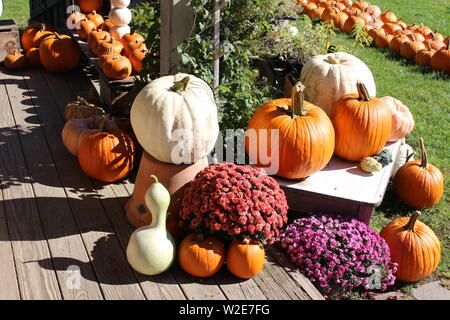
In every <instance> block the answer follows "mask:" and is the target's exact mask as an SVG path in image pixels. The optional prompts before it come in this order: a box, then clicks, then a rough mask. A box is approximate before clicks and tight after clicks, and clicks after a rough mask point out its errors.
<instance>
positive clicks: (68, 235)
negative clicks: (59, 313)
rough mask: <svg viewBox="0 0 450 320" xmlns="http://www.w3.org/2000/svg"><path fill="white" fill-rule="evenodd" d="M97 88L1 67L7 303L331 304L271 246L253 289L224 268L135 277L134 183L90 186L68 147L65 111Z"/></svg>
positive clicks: (0, 269)
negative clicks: (128, 252)
mask: <svg viewBox="0 0 450 320" xmlns="http://www.w3.org/2000/svg"><path fill="white" fill-rule="evenodd" d="M90 83H91V82H90V81H89V80H88V79H85V78H84V77H83V75H82V72H81V70H75V71H74V72H71V73H68V74H64V75H53V74H49V73H48V72H46V71H44V70H40V69H32V70H27V71H24V72H23V73H12V72H9V71H6V70H4V69H0V180H1V192H0V200H1V201H0V202H1V204H0V276H1V280H0V284H1V285H0V299H69V300H70V299H107V300H114V299H152V300H155V299H157V300H166V299H179V300H180V299H181V300H183V299H188V300H201V299H208V300H210V299H219V300H225V299H229V300H235V299H244V300H247V299H248V300H253V299H258V300H265V299H268V300H275V299H283V300H291V299H300V300H308V299H323V297H322V296H321V295H320V293H319V292H318V291H317V290H316V289H315V288H314V286H313V285H312V284H311V283H310V282H309V281H308V280H307V279H306V278H304V277H303V276H302V275H301V274H300V273H299V272H298V271H296V270H293V269H291V268H289V264H288V263H287V262H286V260H285V257H283V256H282V255H280V252H279V251H278V250H274V249H273V248H269V249H268V250H267V251H268V255H267V261H266V264H265V267H264V269H263V271H262V272H261V274H259V275H258V276H256V277H254V278H252V279H250V280H246V281H241V280H238V279H237V278H235V277H234V276H232V275H231V274H230V273H229V272H228V271H227V270H226V268H222V270H221V271H220V272H219V273H218V274H216V275H215V276H214V277H212V278H208V279H198V278H194V277H191V276H189V275H188V274H186V273H185V272H184V271H182V270H181V269H180V268H179V266H177V265H174V266H173V267H172V268H171V269H170V270H169V271H167V272H165V273H163V274H161V275H158V276H153V277H148V276H142V275H140V274H137V273H136V272H134V271H133V270H132V269H131V267H130V266H129V265H128V263H127V261H126V258H125V253H124V249H125V248H126V245H127V242H128V239H129V236H130V235H131V233H132V231H133V230H134V228H133V226H132V225H131V224H129V223H128V221H127V219H126V217H125V212H124V206H125V202H126V200H127V199H128V198H129V196H130V194H131V193H132V191H133V177H130V178H129V179H126V180H124V181H121V182H118V183H114V184H104V183H100V182H98V181H95V180H93V179H90V178H89V177H87V176H86V175H85V174H84V173H83V172H82V171H81V169H80V167H79V165H78V161H77V159H76V158H75V157H73V156H72V155H70V154H69V153H68V152H67V150H66V149H65V147H64V146H63V144H62V142H61V130H62V128H63V125H64V118H63V112H64V107H65V105H66V104H67V102H69V101H71V100H73V99H74V98H75V97H76V96H78V95H80V96H86V95H87V92H88V91H89V89H90ZM137 163H139V162H137ZM281 265H283V266H281ZM78 275H80V277H78ZM78 278H79V279H78ZM78 280H79V281H78Z"/></svg>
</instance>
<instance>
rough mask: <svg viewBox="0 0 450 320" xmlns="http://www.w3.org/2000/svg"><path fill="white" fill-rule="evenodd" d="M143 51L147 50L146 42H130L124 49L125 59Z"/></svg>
mask: <svg viewBox="0 0 450 320" xmlns="http://www.w3.org/2000/svg"><path fill="white" fill-rule="evenodd" d="M143 49H147V47H146V46H145V43H144V42H140V41H139V40H136V41H132V42H129V43H127V44H126V45H125V47H124V53H125V57H128V58H129V57H130V56H131V54H132V53H133V51H135V50H143Z"/></svg>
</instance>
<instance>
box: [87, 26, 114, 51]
mask: <svg viewBox="0 0 450 320" xmlns="http://www.w3.org/2000/svg"><path fill="white" fill-rule="evenodd" d="M109 40H111V35H110V34H109V32H107V31H104V30H102V29H96V30H92V32H91V33H89V35H88V46H89V48H90V49H91V51H92V53H94V54H95V55H99V53H98V45H99V42H101V41H109Z"/></svg>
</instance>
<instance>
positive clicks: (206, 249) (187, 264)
mask: <svg viewBox="0 0 450 320" xmlns="http://www.w3.org/2000/svg"><path fill="white" fill-rule="evenodd" d="M224 261H225V245H224V244H223V242H222V241H221V240H220V239H219V238H217V237H213V236H210V237H208V238H205V237H204V236H203V235H201V234H195V233H192V234H190V235H188V236H187V237H186V238H184V239H183V241H182V242H181V244H180V247H179V249H178V262H179V264H180V267H181V268H182V269H183V270H184V271H185V272H187V273H189V274H190V275H193V276H195V277H201V278H205V277H210V276H212V275H214V274H215V273H217V271H219V270H220V268H221V267H222V265H223V263H224Z"/></svg>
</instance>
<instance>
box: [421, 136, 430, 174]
mask: <svg viewBox="0 0 450 320" xmlns="http://www.w3.org/2000/svg"><path fill="white" fill-rule="evenodd" d="M420 150H421V151H422V161H421V163H420V167H422V168H426V167H427V166H428V154H427V150H426V149H425V144H424V143H423V138H422V137H420Z"/></svg>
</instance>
